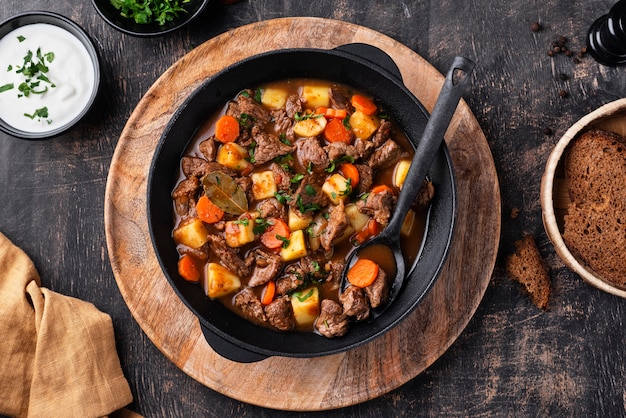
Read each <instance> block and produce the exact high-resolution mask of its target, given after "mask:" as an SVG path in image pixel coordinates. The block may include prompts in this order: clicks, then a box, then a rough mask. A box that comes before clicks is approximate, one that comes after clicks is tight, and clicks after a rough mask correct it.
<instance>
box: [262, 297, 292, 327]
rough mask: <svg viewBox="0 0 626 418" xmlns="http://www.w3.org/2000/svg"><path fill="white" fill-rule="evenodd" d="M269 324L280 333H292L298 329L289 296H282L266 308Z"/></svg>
mask: <svg viewBox="0 0 626 418" xmlns="http://www.w3.org/2000/svg"><path fill="white" fill-rule="evenodd" d="M265 316H266V317H267V322H269V324H270V325H271V326H273V327H274V328H276V329H278V330H280V331H291V330H292V329H294V328H295V327H296V318H295V317H294V315H293V308H292V307H291V302H290V301H289V297H288V296H282V297H279V298H277V299H275V300H273V301H272V303H270V304H269V305H267V306H266V307H265Z"/></svg>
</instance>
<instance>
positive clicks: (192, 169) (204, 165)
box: [181, 156, 239, 178]
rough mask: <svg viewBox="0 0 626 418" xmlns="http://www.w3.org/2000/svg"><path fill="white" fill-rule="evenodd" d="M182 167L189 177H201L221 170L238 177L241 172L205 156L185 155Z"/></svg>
mask: <svg viewBox="0 0 626 418" xmlns="http://www.w3.org/2000/svg"><path fill="white" fill-rule="evenodd" d="M181 168H182V169H183V174H184V175H185V176H186V177H187V178H191V177H198V178H201V177H203V176H205V175H206V174H208V173H214V172H216V171H221V172H222V173H224V174H228V175H229V176H231V177H236V176H238V175H239V173H237V172H236V171H235V170H231V169H230V168H228V167H225V166H223V165H221V164H220V163H215V162H208V161H207V160H205V159H204V158H199V157H187V156H186V157H183V158H182V159H181Z"/></svg>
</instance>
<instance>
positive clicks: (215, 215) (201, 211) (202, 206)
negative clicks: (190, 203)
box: [196, 195, 224, 224]
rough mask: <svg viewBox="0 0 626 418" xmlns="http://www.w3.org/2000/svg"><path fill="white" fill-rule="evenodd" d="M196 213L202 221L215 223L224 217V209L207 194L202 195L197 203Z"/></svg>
mask: <svg viewBox="0 0 626 418" xmlns="http://www.w3.org/2000/svg"><path fill="white" fill-rule="evenodd" d="M196 213H197V214H198V218H199V219H200V220H201V221H202V222H206V223H208V224H214V223H216V222H219V221H221V220H222V218H223V217H224V211H223V210H222V209H220V208H219V207H217V206H216V205H215V204H214V203H213V202H211V199H209V198H208V197H207V196H206V195H202V196H201V197H200V199H198V203H196Z"/></svg>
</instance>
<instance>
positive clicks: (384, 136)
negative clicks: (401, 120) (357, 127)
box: [372, 119, 391, 148]
mask: <svg viewBox="0 0 626 418" xmlns="http://www.w3.org/2000/svg"><path fill="white" fill-rule="evenodd" d="M390 138H391V122H389V121H388V120H386V119H382V120H381V121H380V126H379V127H378V129H377V130H376V132H374V135H373V136H372V143H373V144H374V146H375V147H377V148H378V147H380V146H381V145H382V144H384V143H385V142H387V140H388V139H390Z"/></svg>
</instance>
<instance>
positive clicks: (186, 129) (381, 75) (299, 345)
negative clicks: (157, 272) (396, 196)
mask: <svg viewBox="0 0 626 418" xmlns="http://www.w3.org/2000/svg"><path fill="white" fill-rule="evenodd" d="M364 57H367V58H364ZM207 59H210V57H208V58H207ZM295 77H314V78H321V79H328V80H332V81H337V82H341V83H345V84H347V85H350V86H353V87H355V88H358V89H360V90H363V91H366V92H368V93H370V94H371V95H373V96H374V97H376V98H377V99H378V100H379V101H380V102H381V103H382V105H383V106H384V108H385V109H386V110H387V111H388V112H389V114H390V115H393V118H394V119H395V120H396V121H397V122H398V123H399V124H400V126H401V127H402V128H403V129H404V131H405V133H406V134H407V136H408V138H409V140H410V141H411V142H412V143H413V144H415V142H416V141H419V138H420V137H421V134H422V131H423V129H424V126H425V125H426V122H427V118H428V113H427V111H426V110H425V109H424V107H423V106H422V104H421V103H420V102H419V101H418V100H417V98H415V96H413V94H412V93H411V92H410V91H409V90H408V89H407V88H406V87H405V86H404V85H403V84H402V81H401V77H400V72H399V70H398V68H397V66H396V65H395V63H394V62H393V61H392V60H391V58H389V56H388V55H387V54H385V53H384V52H382V51H381V50H379V49H377V48H375V47H372V46H369V45H364V44H350V45H345V46H342V47H339V48H337V49H333V50H320V49H284V50H277V51H272V52H268V53H263V54H260V55H257V56H254V57H251V58H248V59H245V60H243V61H240V62H238V63H236V64H234V65H232V66H230V67H228V68H226V69H225V70H223V71H221V72H220V73H218V74H216V75H215V76H213V77H212V78H209V79H207V80H206V81H205V82H204V83H203V84H202V85H200V87H198V89H197V90H196V91H195V92H194V93H192V94H191V96H190V97H189V98H188V99H187V100H186V101H185V102H184V103H183V104H182V105H181V107H180V108H179V109H178V110H177V111H176V113H175V114H174V116H173V117H172V119H171V121H170V122H169V124H168V126H167V127H166V129H165V131H164V133H163V136H162V137H161V139H160V141H159V144H158V145H157V148H156V152H155V154H154V158H153V161H152V165H151V167H150V174H149V178H148V196H147V204H148V223H149V228H150V234H151V238H152V242H153V245H154V248H155V252H156V255H157V258H158V260H159V263H160V264H161V267H162V269H163V272H164V274H165V276H166V277H167V280H168V281H169V282H170V284H171V285H172V287H173V288H174V290H175V292H176V293H177V294H178V296H179V297H180V298H181V299H182V301H183V302H184V303H185V305H186V306H187V307H188V308H189V309H190V310H191V311H192V312H193V313H194V314H195V315H196V316H197V317H198V320H199V322H200V326H201V328H202V331H203V333H204V336H205V337H206V339H207V341H208V343H209V344H210V345H211V347H212V348H213V349H214V350H215V351H216V352H217V353H219V354H220V355H222V356H223V357H226V358H228V359H231V360H233V361H238V362H254V361H258V360H262V359H264V358H267V357H269V356H286V357H315V356H323V355H329V354H335V353H339V352H342V351H346V350H349V349H351V348H354V347H357V346H359V345H361V344H363V343H366V342H368V341H371V340H372V339H374V338H376V337H378V336H380V335H381V334H383V333H384V332H386V331H388V330H389V329H391V328H392V327H393V326H394V325H396V324H398V322H400V321H401V320H402V319H404V318H405V317H406V316H407V315H408V314H409V313H411V312H412V311H413V310H414V309H415V308H416V307H417V306H418V305H419V303H420V302H421V301H422V299H423V298H424V296H425V295H426V293H427V292H428V290H429V289H430V288H431V286H432V284H433V283H434V282H435V280H436V279H437V277H438V275H439V273H440V270H441V267H442V266H443V264H444V261H445V259H446V257H447V253H448V248H449V246H450V241H451V237H452V230H453V225H454V219H455V211H456V196H455V184H454V174H453V169H452V164H451V161H450V156H449V154H448V150H447V148H446V146H445V144H443V145H442V146H441V148H440V151H439V152H438V154H437V156H436V158H435V161H434V162H433V165H432V167H431V169H430V171H429V174H428V177H429V178H430V179H431V180H432V181H433V183H434V185H435V188H436V195H435V198H434V200H433V203H432V206H431V209H430V212H429V216H428V221H427V226H426V233H425V235H424V239H423V242H422V248H421V250H420V254H419V256H418V257H417V260H416V262H415V263H414V265H413V266H410V267H409V269H408V271H409V273H408V277H407V281H406V283H405V285H404V287H403V289H402V290H401V292H400V294H399V295H398V296H397V298H396V300H395V301H394V303H393V304H392V305H391V306H389V308H388V309H387V311H386V312H385V314H384V315H381V316H379V317H377V318H375V319H372V320H367V321H363V322H355V323H353V324H352V325H351V327H350V330H349V331H348V333H347V334H346V335H345V336H343V337H339V338H333V339H328V338H325V337H322V336H319V335H317V334H314V333H280V332H276V331H273V330H270V329H267V328H263V327H259V326H256V325H253V324H252V323H250V322H248V321H246V320H245V319H242V318H240V317H239V316H237V315H236V314H234V313H232V312H231V311H229V310H228V309H226V308H225V307H224V306H223V305H221V304H220V303H219V302H216V301H211V300H209V299H208V298H207V297H206V296H205V295H204V292H203V291H202V289H201V287H200V286H198V285H195V284H190V283H187V282H185V281H184V280H183V279H182V278H181V277H180V276H179V275H178V271H177V262H178V253H177V251H176V245H175V243H174V241H173V239H172V235H171V232H172V229H173V227H174V216H173V205H172V202H171V197H170V193H171V192H172V190H173V189H174V186H175V183H176V181H177V173H178V170H179V164H180V158H181V157H182V155H183V154H184V152H185V150H186V148H187V146H188V145H189V141H190V139H191V138H192V137H193V135H194V133H195V132H196V130H197V129H198V128H199V127H200V125H201V124H202V123H203V122H204V121H205V120H206V119H207V117H208V116H209V115H211V114H212V113H214V112H215V111H217V110H218V109H219V108H220V107H221V106H223V105H224V104H225V103H226V101H228V100H230V99H232V98H233V97H235V96H236V94H237V93H238V92H240V91H241V90H243V89H245V88H254V87H256V86H257V85H259V84H261V83H263V82H267V81H272V80H281V79H287V78H295ZM415 338H420V335H419V333H417V330H416V336H415Z"/></svg>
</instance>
